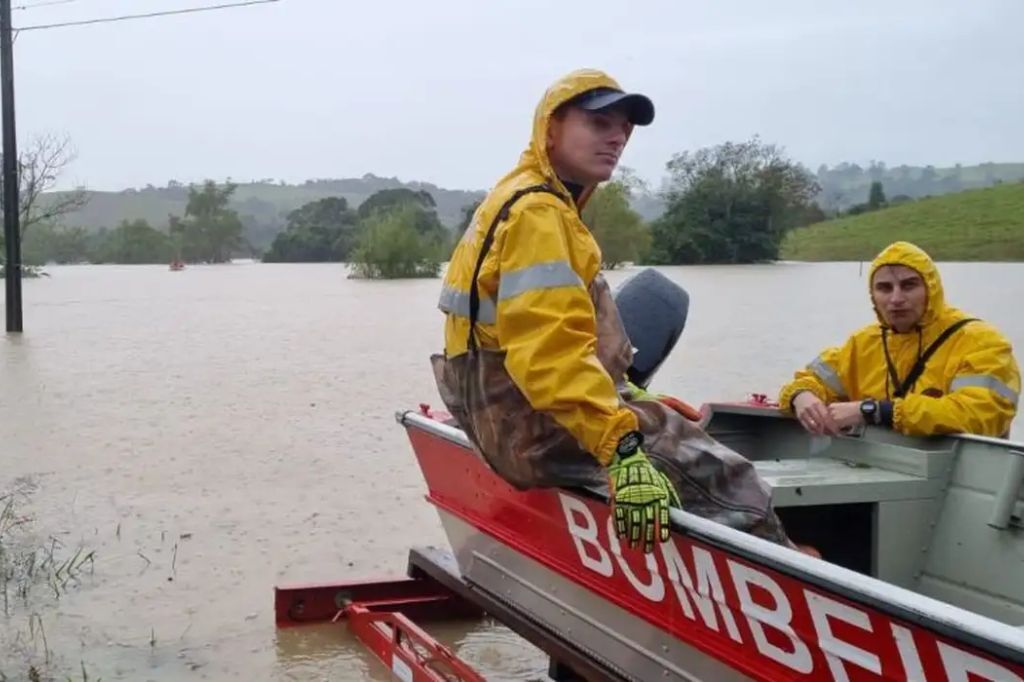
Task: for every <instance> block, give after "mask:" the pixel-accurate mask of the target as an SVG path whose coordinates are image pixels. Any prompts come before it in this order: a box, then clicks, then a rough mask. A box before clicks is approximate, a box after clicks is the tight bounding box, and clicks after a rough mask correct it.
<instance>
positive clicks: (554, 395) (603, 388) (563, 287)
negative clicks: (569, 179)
mask: <svg viewBox="0 0 1024 682" xmlns="http://www.w3.org/2000/svg"><path fill="white" fill-rule="evenodd" d="M596 88H614V89H617V90H621V88H620V86H619V85H618V83H617V82H616V81H615V80H613V79H612V78H611V77H609V76H608V75H607V74H605V73H602V72H600V71H596V70H590V69H585V70H580V71H575V72H573V73H570V74H569V75H567V76H565V77H564V78H562V79H560V80H558V81H557V82H556V83H554V84H553V85H552V86H551V87H549V88H548V90H547V92H545V94H544V96H543V98H542V99H541V101H540V103H539V104H538V105H537V108H536V112H535V114H534V118H533V133H532V136H531V139H530V144H529V146H528V148H527V149H526V151H524V152H523V153H522V155H521V156H520V159H519V163H518V164H517V165H516V167H515V168H514V169H513V170H512V171H511V172H510V173H508V174H507V175H506V176H505V177H503V178H502V179H501V180H499V181H498V183H497V184H496V186H495V187H494V188H493V189H492V190H491V192H490V193H489V194H488V195H487V197H486V199H485V200H484V201H483V203H482V204H481V205H480V206H479V208H478V209H477V211H476V213H475V214H474V216H473V220H472V222H471V224H470V226H469V227H468V228H467V230H466V232H465V234H464V235H463V236H462V239H461V241H460V243H459V244H458V246H457V247H456V248H455V251H454V253H453V254H452V257H451V260H450V263H449V265H448V269H447V272H446V274H445V278H444V285H443V289H442V294H441V301H440V304H439V307H440V308H441V310H443V311H444V312H445V313H447V315H446V322H445V354H446V355H447V356H448V357H449V358H451V357H455V356H458V355H460V354H463V353H465V352H466V350H467V339H468V337H469V297H470V286H471V282H472V280H473V272H474V269H475V268H476V263H477V260H478V256H479V254H480V251H481V247H482V244H483V241H484V238H485V236H486V234H487V231H488V228H489V227H490V226H491V224H492V222H493V221H494V219H495V217H496V216H497V214H498V212H499V210H500V209H501V207H502V206H503V205H504V204H505V202H506V201H508V200H509V199H510V198H511V197H512V196H513V195H514V194H515V193H516V192H517V191H519V190H522V189H524V188H527V187H532V186H536V185H541V184H545V185H547V186H549V187H550V188H551V189H553V190H554V191H555V192H556V193H557V194H558V195H560V196H554V195H552V194H549V193H532V194H527V195H525V196H523V197H521V198H520V199H519V200H518V201H516V202H515V203H514V204H513V205H512V207H511V209H510V211H509V213H508V216H507V218H506V219H504V220H502V221H501V222H500V223H499V224H498V227H497V229H496V231H495V233H494V241H493V243H492V244H491V246H490V248H489V249H488V251H487V253H486V257H485V258H484V261H483V263H482V265H481V268H480V275H479V278H478V286H479V291H480V306H479V317H478V322H477V325H476V327H475V329H476V339H477V343H478V344H479V345H480V347H481V348H490V349H500V350H503V351H505V353H506V356H505V363H504V364H505V369H506V370H507V371H508V374H509V375H510V376H511V378H512V380H513V381H514V382H515V385H516V386H517V387H518V388H519V390H521V391H522V393H523V394H524V396H525V397H526V399H527V400H528V401H529V403H530V405H531V406H532V407H533V408H534V409H535V410H538V411H543V412H546V413H547V414H549V415H551V416H552V417H553V418H554V419H555V421H556V422H557V423H558V424H560V425H561V426H563V427H564V428H565V429H566V430H568V431H569V432H570V433H571V434H572V435H573V436H574V437H575V438H576V440H578V441H579V443H580V444H581V445H582V446H583V447H584V448H586V449H587V450H588V451H589V452H590V453H591V454H593V455H595V456H596V457H597V459H598V460H599V461H600V462H601V463H602V464H606V463H607V462H608V461H609V460H610V459H611V457H612V454H613V450H614V448H615V446H616V444H617V443H618V441H619V439H620V438H621V437H622V436H623V435H624V434H625V433H627V432H629V431H632V430H635V429H636V428H637V418H636V416H635V415H634V414H633V413H632V412H630V410H628V409H626V408H625V407H623V406H622V405H621V403H620V400H619V396H618V393H617V391H616V382H615V381H614V380H613V379H612V378H611V377H610V376H609V375H608V373H607V371H606V370H605V368H604V367H603V366H602V364H601V363H600V362H599V360H598V358H597V355H596V341H597V340H596V326H597V322H596V319H595V307H594V304H593V301H592V300H591V297H590V294H589V293H588V287H589V286H590V284H591V283H592V282H593V280H594V278H595V277H596V276H597V275H598V273H599V272H600V269H601V252H600V249H599V247H598V245H597V242H596V241H595V240H594V237H593V236H592V235H591V233H590V231H589V230H588V229H587V228H586V226H585V225H584V224H583V222H582V220H581V219H580V214H579V211H580V209H581V208H582V205H583V204H584V203H585V202H586V199H587V197H589V195H590V194H591V193H592V192H593V189H594V188H593V187H586V188H584V189H583V191H582V192H581V193H580V195H579V197H578V199H577V201H575V202H574V201H573V198H572V197H571V195H570V192H569V190H568V188H567V187H566V186H565V184H564V183H563V182H562V181H561V180H560V179H559V178H558V176H557V175H556V174H555V171H554V169H553V168H552V165H551V161H550V159H549V158H548V153H547V135H548V126H549V124H550V122H551V117H552V114H553V113H554V111H555V110H556V109H557V108H558V107H559V106H560V105H562V104H564V103H565V102H567V101H569V100H570V99H572V98H574V97H576V96H577V95H580V94H582V93H584V92H587V91H590V90H593V89H596Z"/></svg>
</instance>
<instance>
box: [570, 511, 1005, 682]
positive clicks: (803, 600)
mask: <svg viewBox="0 0 1024 682" xmlns="http://www.w3.org/2000/svg"><path fill="white" fill-rule="evenodd" d="M558 497H559V499H560V500H561V505H562V511H563V512H564V515H565V521H566V526H567V528H568V531H569V537H570V538H571V539H572V542H573V545H574V546H575V549H576V554H577V556H578V558H579V561H580V564H581V565H582V566H583V568H584V569H586V570H588V571H591V572H593V573H595V574H597V575H599V576H601V577H603V578H609V579H613V580H614V579H616V576H615V573H616V570H615V567H616V565H617V566H618V569H619V572H621V573H622V576H623V577H624V578H625V581H624V582H623V581H621V580H619V581H618V582H617V586H618V585H622V586H624V585H625V584H628V585H629V586H630V587H631V588H632V589H633V590H634V591H635V592H636V594H637V595H639V596H640V597H642V598H643V599H644V600H646V601H648V602H650V603H653V604H666V595H667V594H668V590H667V589H666V586H665V582H666V581H667V582H668V583H669V585H671V587H672V593H673V594H674V595H675V597H676V600H677V602H678V604H679V607H680V609H681V610H682V612H683V615H684V616H685V617H686V618H687V619H689V620H690V621H693V622H694V623H695V624H698V623H702V624H703V626H704V627H706V628H707V629H708V630H711V631H713V632H716V633H719V635H721V634H723V629H724V633H725V634H727V635H728V637H729V638H730V639H731V640H732V641H733V642H735V643H737V644H739V645H741V646H742V647H749V646H750V644H753V647H752V648H754V649H756V651H757V652H758V653H759V654H760V655H761V656H763V657H765V659H767V660H766V664H767V662H768V661H772V662H774V663H775V664H778V665H781V666H784V667H786V668H787V669H789V670H791V671H793V672H795V673H797V674H798V675H806V676H808V679H832V680H835V681H836V682H849V680H850V675H851V672H850V671H851V670H852V667H853V666H856V667H857V668H860V669H861V670H864V671H868V672H870V673H873V674H875V675H877V676H879V677H881V676H883V675H885V678H886V679H896V678H895V677H894V675H898V673H897V672H896V671H897V670H899V668H900V667H902V672H903V678H902V679H905V680H915V681H916V680H923V679H925V676H926V672H925V667H924V665H923V663H922V658H921V655H920V652H919V649H918V647H919V645H923V644H925V643H927V644H928V645H929V646H930V647H931V649H930V650H931V651H932V652H935V651H936V647H937V652H938V654H939V656H938V659H939V660H941V663H942V668H944V670H945V674H946V678H947V679H948V680H949V682H978V681H979V680H992V681H993V682H1024V678H1022V677H1021V676H1020V675H1018V674H1016V673H1015V672H1014V671H1013V670H1011V669H1008V668H1006V667H1004V666H1002V665H1000V664H998V663H995V662H993V661H990V660H988V659H986V658H982V657H980V656H977V655H974V654H972V653H970V652H967V651H964V650H961V649H959V648H956V647H954V646H952V645H949V644H947V643H945V642H942V641H939V640H938V639H937V638H935V637H934V635H932V634H931V633H929V632H928V631H927V630H921V631H920V637H921V639H920V640H917V641H915V636H914V632H913V631H911V630H910V629H908V628H906V627H904V626H901V625H898V624H896V623H892V622H889V621H888V620H887V619H886V620H885V621H883V622H885V623H886V624H887V625H888V628H885V626H882V627H883V629H882V631H881V632H878V631H875V630H874V629H873V627H872V616H871V615H869V613H868V612H867V611H865V610H862V609H859V608H855V607H853V606H850V605H848V604H845V603H842V602H840V601H837V600H835V599H832V598H830V597H827V596H825V595H823V594H820V593H818V592H814V591H812V590H809V589H806V588H796V589H794V588H793V586H790V589H789V592H787V591H786V590H785V589H783V586H782V585H780V584H779V582H778V581H776V580H775V579H774V578H773V577H772V576H771V575H769V574H768V573H766V572H763V571H760V570H758V569H756V568H753V567H751V566H748V565H746V564H743V563H740V562H738V561H734V560H732V559H729V558H725V559H724V561H725V565H726V566H727V568H728V571H727V572H726V573H723V574H719V571H718V567H717V565H716V563H715V556H714V555H713V554H712V553H711V552H710V551H708V550H707V549H704V548H702V547H698V546H696V545H692V544H691V545H688V546H689V556H688V557H686V559H688V561H685V560H684V556H683V554H682V553H681V552H680V545H679V544H677V542H676V541H675V540H672V541H670V542H667V543H661V544H659V549H660V551H659V552H657V553H651V554H648V555H645V556H644V562H645V565H646V571H643V570H641V571H640V572H641V574H643V575H641V576H638V575H637V572H636V570H635V569H634V568H633V564H634V563H636V562H635V561H631V559H630V558H627V557H626V556H623V552H622V547H621V545H620V543H619V540H618V538H617V537H616V535H615V532H614V526H613V524H612V519H611V518H609V519H608V523H607V527H606V528H605V530H604V533H605V536H606V537H604V538H602V537H601V530H600V524H599V523H598V522H597V519H596V518H595V517H594V514H593V513H592V512H591V510H590V508H589V507H588V506H587V504H586V503H585V502H583V501H582V500H579V499H577V498H575V497H572V496H569V495H566V494H563V493H558ZM684 546H686V545H684ZM658 554H660V556H661V559H662V562H663V563H664V568H665V570H664V573H662V571H661V570H660V569H659V565H658V561H657V559H656V557H657V555H658ZM637 556H639V555H637ZM612 557H614V561H613V559H612ZM720 559H721V557H720ZM690 566H692V572H691V568H690ZM723 577H725V578H726V580H725V581H724V582H723V579H722V578H723ZM730 579H731V582H730ZM790 582H791V581H790ZM727 588H729V589H730V590H731V591H732V592H734V593H735V597H734V599H733V603H734V604H738V608H737V609H736V613H737V614H739V613H741V614H742V615H743V617H744V620H745V621H746V624H747V627H748V629H749V634H750V637H751V638H752V639H753V642H745V641H744V637H743V635H742V634H741V632H740V629H739V627H738V626H737V623H736V618H735V616H734V611H733V608H731V607H730V605H729V595H727V593H726V589H727ZM752 588H756V589H757V597H758V599H755V592H754V590H753V589H752ZM619 589H623V588H619ZM626 589H628V588H626ZM763 594H767V595H768V597H769V598H770V600H771V603H764V602H766V601H767V599H765V597H763V596H762V595H763ZM694 607H696V608H694ZM794 608H797V609H799V610H800V612H801V613H802V614H804V615H802V616H801V619H802V622H806V618H807V616H808V615H809V616H810V621H811V624H812V625H813V630H814V635H815V639H814V640H813V641H812V640H802V639H801V638H800V637H799V635H798V634H797V632H796V631H795V629H794V626H793V620H794V616H795V613H794ZM874 613H875V618H876V622H878V621H877V618H878V617H879V614H878V613H877V612H874ZM881 617H882V618H885V616H881ZM836 623H842V624H843V625H842V627H841V628H840V630H839V632H846V633H850V632H853V630H851V628H858V629H860V630H863V631H865V632H866V633H869V634H870V636H871V637H872V643H873V644H875V645H877V646H873V647H872V648H873V649H874V651H868V650H866V649H863V648H861V647H860V646H855V645H854V644H852V643H850V642H848V641H845V640H844V639H842V638H841V636H840V635H839V634H837V631H836V629H835V624H836ZM698 627H699V625H698ZM769 630H771V631H774V633H776V635H781V636H782V637H779V636H776V637H774V638H769V636H768V631H769ZM886 630H888V632H887V631H886ZM889 635H891V637H892V639H891V640H890V641H885V639H880V638H882V637H884V638H887V637H888V636H889ZM847 636H848V637H849V635H847ZM772 639H774V641H772ZM783 640H788V646H787V645H786V644H781V645H780V642H783ZM733 646H735V645H733ZM748 650H750V649H748ZM814 651H820V652H821V657H820V658H817V659H816V658H815V654H814ZM883 656H884V657H885V661H886V664H885V665H883ZM822 659H823V660H824V663H825V667H826V668H827V670H821V669H818V670H815V665H816V660H817V661H821V660H822ZM932 660H933V661H934V660H935V658H934V657H933V659H932ZM818 667H819V668H820V667H821V666H820V664H819V666H818ZM883 668H887V669H886V670H883Z"/></svg>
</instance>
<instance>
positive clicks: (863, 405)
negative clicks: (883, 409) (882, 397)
mask: <svg viewBox="0 0 1024 682" xmlns="http://www.w3.org/2000/svg"><path fill="white" fill-rule="evenodd" d="M860 413H861V414H862V415H864V422H865V423H867V424H875V425H876V426H877V425H878V424H879V423H880V418H881V417H880V415H879V411H878V401H877V400H872V399H870V398H869V399H867V400H862V401H861V402H860Z"/></svg>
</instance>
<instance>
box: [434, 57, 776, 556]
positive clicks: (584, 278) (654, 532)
mask: <svg viewBox="0 0 1024 682" xmlns="http://www.w3.org/2000/svg"><path fill="white" fill-rule="evenodd" d="M653 118H654V106H653V104H652V103H651V101H650V100H649V99H648V98H647V97H645V96H643V95H639V94H629V93H626V92H624V91H623V90H622V88H621V87H620V86H619V84H618V83H617V82H616V81H615V80H613V79H612V78H611V77H609V76H608V75H607V74H605V73H603V72H600V71H596V70H590V69H586V70H580V71H576V72H573V73H571V74H569V75H567V76H566V77H564V78H562V79H560V80H559V81H558V82H556V83H555V84H554V85H552V86H551V87H550V88H549V89H548V90H547V92H546V93H545V94H544V97H543V98H542V100H541V102H540V104H539V105H538V106H537V109H536V113H535V115H534V120H533V134H532V137H531V142H530V145H529V147H528V149H527V150H526V151H525V152H523V154H522V155H521V157H520V159H519V163H518V164H517V166H516V167H515V168H514V169H513V170H512V171H511V172H510V173H508V174H507V175H506V176H505V177H503V178H502V179H501V180H499V181H498V183H497V184H496V186H495V187H494V188H493V189H492V190H491V192H490V193H489V194H488V196H487V197H486V199H485V200H484V201H483V203H482V204H481V205H480V206H479V208H478V209H477V210H476V212H475V214H474V216H473V220H472V221H471V224H470V225H469V227H468V228H467V230H466V232H465V234H464V235H463V237H462V239H461V241H460V243H459V244H458V246H457V247H456V249H455V251H454V253H453V254H452V257H451V260H450V263H449V266H448V270H447V272H446V274H445V278H444V284H443V287H442V292H441V298H440V302H439V307H440V309H441V310H442V311H444V313H445V314H446V321H445V352H444V354H443V355H442V354H437V355H434V356H433V357H432V362H433V366H434V372H435V376H436V379H437V385H438V390H439V392H440V393H441V397H442V399H443V400H444V402H445V405H446V406H447V408H448V410H449V411H450V412H451V413H452V416H453V418H454V419H455V421H456V422H457V423H458V424H459V426H460V427H461V428H462V429H463V430H464V431H465V432H466V434H467V436H468V437H469V439H470V441H471V442H472V443H473V445H474V448H475V450H476V451H477V452H478V453H479V454H480V455H481V456H482V457H483V458H484V459H485V460H486V461H487V462H488V464H489V465H490V466H491V468H492V469H494V470H495V471H496V472H497V473H498V474H499V475H501V476H502V477H503V478H504V479H505V480H507V481H509V482H510V483H512V484H513V485H515V486H516V487H518V488H521V489H525V488H531V487H547V486H584V485H591V486H592V485H601V484H603V483H607V485H608V488H609V492H610V498H611V505H612V509H613V515H614V518H615V524H616V531H617V534H618V535H619V536H620V537H621V538H623V539H624V540H627V541H628V542H629V545H630V546H634V547H642V548H643V549H644V550H645V551H651V550H652V549H653V546H654V544H655V543H656V541H657V540H660V541H665V540H667V539H668V538H669V515H668V509H669V507H670V506H677V507H678V506H685V508H686V509H688V510H689V511H691V512H693V513H696V514H700V515H702V516H705V517H706V518H711V519H714V520H717V521H720V522H722V523H724V524H727V525H730V526H732V527H735V528H739V529H742V530H746V531H748V532H751V533H753V534H757V535H759V536H760V537H763V538H766V539H770V540H772V541H775V542H778V543H781V544H786V545H788V546H792V543H790V542H789V540H788V538H786V536H785V534H784V531H783V530H782V526H781V523H780V522H779V520H778V518H777V516H776V515H775V513H774V511H773V510H772V507H771V493H770V490H768V488H767V486H765V485H764V484H763V483H762V482H761V480H760V479H759V478H758V477H757V474H756V472H755V471H754V469H753V467H752V465H751V464H750V462H748V461H747V460H746V459H744V458H743V457H741V456H739V455H738V454H736V453H735V452H733V451H731V450H729V449H728V448H726V447H724V446H722V445H721V444H720V443H717V442H715V441H713V439H711V438H709V437H708V436H707V434H705V433H704V432H703V431H702V430H701V429H699V428H698V427H697V426H696V425H695V424H694V423H693V422H691V421H689V420H688V419H686V418H685V417H683V416H680V414H679V413H678V412H675V411H673V410H671V409H670V408H668V407H666V406H665V405H664V403H662V402H661V401H659V400H657V399H654V398H653V397H652V396H649V395H646V394H645V395H643V396H637V395H633V394H631V391H630V387H629V386H628V384H627V381H626V370H627V369H628V368H629V366H630V364H631V362H632V353H633V351H632V345H631V344H630V342H629V339H628V338H627V337H626V334H625V331H624V329H623V325H622V321H621V319H620V317H619V315H618V310H617V308H616V306H615V302H614V300H613V298H612V297H611V295H610V292H609V288H608V285H607V283H606V282H605V280H604V279H603V277H602V276H601V274H600V270H601V253H600V249H599V247H598V245H597V243H596V241H595V240H594V237H593V235H592V234H591V233H590V231H589V230H588V229H587V227H586V226H585V225H584V224H583V222H582V220H581V218H580V211H581V209H582V207H583V205H584V204H585V203H586V201H587V198H588V197H589V196H590V194H591V193H592V192H593V190H594V189H595V188H596V186H597V185H598V184H599V183H600V182H603V181H605V180H608V179H609V178H610V177H611V175H612V173H613V172H614V170H615V167H616V165H617V164H618V161H619V156H620V155H621V154H622V151H623V148H624V147H625V145H626V142H627V141H628V139H629V137H630V135H631V134H632V132H633V128H634V126H637V125H641V126H642V125H647V124H649V123H651V121H652V120H653ZM680 496H682V500H681V499H680ZM681 502H682V505H681V504H680V503H681Z"/></svg>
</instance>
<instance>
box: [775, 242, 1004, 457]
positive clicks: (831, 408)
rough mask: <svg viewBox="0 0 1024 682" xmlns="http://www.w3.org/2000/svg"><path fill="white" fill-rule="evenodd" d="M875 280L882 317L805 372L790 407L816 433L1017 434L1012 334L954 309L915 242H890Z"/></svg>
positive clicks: (788, 392)
mask: <svg viewBox="0 0 1024 682" xmlns="http://www.w3.org/2000/svg"><path fill="white" fill-rule="evenodd" d="M868 282H869V287H870V294H871V301H872V304H873V306H874V310H875V315H876V317H877V318H878V322H877V323H872V324H870V325H868V326H866V327H864V328H863V329H861V330H860V331H858V332H856V333H855V334H853V336H851V337H850V338H849V339H847V341H846V343H845V344H843V345H842V346H841V347H834V348H828V349H826V350H824V351H823V352H822V353H821V354H820V355H819V356H818V357H816V358H815V359H814V360H813V361H812V362H811V363H810V364H809V365H807V367H806V368H804V369H801V370H799V371H798V372H797V373H796V377H795V378H794V380H793V381H792V382H790V383H789V384H787V385H786V386H784V387H783V389H782V391H781V393H780V395H779V404H780V405H781V407H782V409H783V410H784V411H788V412H791V413H794V414H795V415H796V417H797V419H799V420H800V423H801V424H802V425H803V426H804V428H806V429H807V430H808V431H809V432H811V433H814V434H833V435H834V434H836V433H838V431H839V430H840V429H843V428H847V427H851V426H856V425H859V424H876V425H882V426H889V427H891V428H892V429H893V430H895V431H898V432H900V433H903V434H907V435H912V436H928V435H934V434H942V433H972V434H977V435H984V436H997V437H998V436H1004V437H1005V436H1007V435H1008V433H1009V428H1010V423H1011V422H1012V421H1013V418H1014V416H1015V415H1016V413H1017V400H1018V396H1019V395H1020V371H1019V369H1018V367H1017V362H1016V360H1015V359H1014V357H1013V349H1012V348H1011V346H1010V342H1009V341H1008V340H1007V339H1006V337H1005V336H1003V335H1002V334H1001V333H1000V332H999V330H997V329H996V328H995V327H994V326H992V325H991V324H988V323H986V322H983V321H981V320H977V319H974V318H971V317H969V316H968V315H967V314H966V313H963V312H961V311H960V310H957V309H956V308H953V307H952V306H949V305H948V304H947V303H946V298H945V293H944V292H943V289H942V281H941V279H940V278H939V271H938V270H937V269H936V267H935V263H933V262H932V259H931V258H930V257H929V256H928V254H927V253H925V252H924V251H923V250H921V249H920V248H918V247H917V246H915V245H913V244H910V243H907V242H896V243H894V244H891V245H889V246H888V247H886V248H885V249H884V250H883V251H882V252H881V253H880V254H878V256H877V257H876V258H875V260H874V262H873V263H872V264H871V272H870V277H869V278H868Z"/></svg>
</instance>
